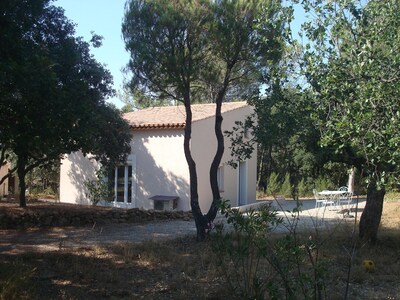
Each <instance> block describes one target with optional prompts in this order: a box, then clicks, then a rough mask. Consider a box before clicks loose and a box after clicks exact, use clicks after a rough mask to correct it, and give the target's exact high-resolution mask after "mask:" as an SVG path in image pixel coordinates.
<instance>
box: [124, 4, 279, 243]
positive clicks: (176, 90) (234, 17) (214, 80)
mask: <svg viewBox="0 0 400 300" xmlns="http://www.w3.org/2000/svg"><path fill="white" fill-rule="evenodd" d="M280 9H281V6H280V1H269V0H258V1H256V0H252V1H243V0H223V1H210V0H196V1H183V0H174V1H167V0H131V1H129V2H128V3H127V6H126V12H125V18H124V22H123V26H122V32H123V36H124V39H125V44H126V49H127V50H128V51H129V52H130V54H131V58H130V62H129V64H128V66H127V69H128V70H129V71H130V72H131V75H132V79H131V81H130V82H129V87H130V88H131V90H132V91H133V93H134V94H135V93H136V94H142V95H146V97H147V99H151V98H153V99H154V100H156V99H169V100H173V101H179V102H182V103H183V104H184V105H185V109H186V122H185V123H186V128H185V142H184V149H185V156H186V160H187V162H188V166H189V173H190V189H191V193H190V196H191V207H192V211H193V214H194V217H195V221H196V225H197V229H198V237H199V238H203V237H204V231H205V229H206V226H207V224H209V222H211V221H212V220H213V219H214V218H215V215H216V212H217V204H218V203H219V200H220V194H219V190H218V183H217V169H218V166H219V163H220V161H221V157H222V154H223V152H224V141H223V134H222V131H221V124H222V116H221V105H222V102H223V101H226V100H227V99H228V100H232V99H235V98H238V97H241V96H243V95H245V94H251V93H253V92H258V87H259V84H260V83H261V82H262V78H263V75H265V74H268V70H269V68H270V67H271V66H272V65H273V64H274V63H275V62H276V61H278V60H279V58H280V53H281V46H282V44H281V40H280V36H281V31H282V26H281V24H282V22H283V20H282V19H280V16H281V15H280V11H281V10H280ZM196 102H212V103H215V104H216V110H215V116H216V117H215V135H216V139H217V142H218V147H217V149H216V152H215V157H214V161H213V163H212V165H211V167H210V185H211V190H212V192H213V204H212V205H211V208H210V210H209V211H208V213H207V214H206V216H204V214H203V213H202V212H201V210H200V207H199V204H198V195H197V174H196V163H195V161H194V160H193V158H192V156H191V153H190V139H191V120H192V117H191V108H190V105H191V104H192V103H196Z"/></svg>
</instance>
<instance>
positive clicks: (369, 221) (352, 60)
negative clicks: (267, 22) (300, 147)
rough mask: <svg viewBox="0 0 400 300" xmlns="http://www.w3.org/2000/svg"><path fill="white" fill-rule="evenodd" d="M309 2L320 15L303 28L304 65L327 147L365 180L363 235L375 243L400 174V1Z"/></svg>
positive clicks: (310, 7) (306, 6) (361, 224)
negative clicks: (348, 157) (386, 199)
mask: <svg viewBox="0 0 400 300" xmlns="http://www.w3.org/2000/svg"><path fill="white" fill-rule="evenodd" d="M303 2H304V4H305V6H304V7H305V9H306V11H309V10H312V11H313V13H314V14H315V16H316V18H315V19H314V21H310V22H308V23H306V24H305V25H304V29H305V33H306V36H307V38H308V39H309V40H310V44H309V45H308V46H307V48H306V51H305V56H304V65H303V67H304V70H305V75H306V77H307V78H308V82H309V83H310V86H311V88H312V89H311V90H312V92H313V94H314V101H315V107H316V108H317V110H316V111H317V114H318V119H319V120H320V123H319V125H320V129H321V132H322V137H323V142H324V143H325V145H329V144H330V145H334V146H335V147H336V149H337V151H338V152H341V153H343V152H344V151H343V150H344V149H347V148H350V149H351V150H352V153H353V154H354V155H353V156H352V163H353V164H354V165H355V166H357V167H358V168H359V169H361V170H363V172H364V174H366V175H367V178H368V181H367V185H368V195H367V205H366V207H365V210H364V213H363V215H362V218H361V222H360V236H361V237H363V238H366V239H368V240H371V241H373V242H375V241H376V237H377V230H378V225H379V222H380V218H381V213H382V205H383V196H384V194H385V187H386V186H387V184H388V183H389V182H390V181H393V180H394V181H395V182H398V176H399V171H400V168H399V165H400V151H399V147H398V146H399V141H400V133H399V130H398V128H399V122H400V113H399V103H400V99H399V88H400V77H399V70H400V65H399V64H400V52H399V50H400V49H399V47H400V43H399V41H400V23H399V22H400V21H399V19H398V15H399V13H400V3H399V2H398V1H396V0H388V1H379V0H370V1H365V2H361V3H360V2H359V1H348V0H346V1H343V0H337V1H329V2H327V3H325V2H315V1H303Z"/></svg>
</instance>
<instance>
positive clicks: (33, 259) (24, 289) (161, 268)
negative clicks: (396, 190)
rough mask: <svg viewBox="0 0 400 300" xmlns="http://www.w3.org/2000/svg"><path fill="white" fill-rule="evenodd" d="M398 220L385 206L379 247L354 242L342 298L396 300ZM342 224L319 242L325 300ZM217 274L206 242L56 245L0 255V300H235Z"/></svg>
mask: <svg viewBox="0 0 400 300" xmlns="http://www.w3.org/2000/svg"><path fill="white" fill-rule="evenodd" d="M399 222H400V203H385V208H384V214H383V219H382V228H381V230H380V239H379V243H378V245H377V246H375V247H371V246H369V245H363V244H359V243H358V241H356V244H355V245H356V247H355V253H354V257H353V259H352V260H351V261H350V262H351V264H350V265H351V276H350V285H349V287H350V288H349V298H348V299H400V285H399V283H400V231H399V228H400V227H399V225H400V223H399ZM344 226H348V225H343V226H341V227H339V228H336V229H335V230H334V231H332V232H326V233H324V234H323V235H322V234H321V235H320V236H319V237H318V239H320V240H321V241H322V246H321V252H320V255H321V257H323V258H324V259H326V261H327V262H328V269H327V272H328V273H329V276H328V282H327V293H326V295H327V297H326V298H327V299H343V295H344V292H345V287H346V277H347V271H348V266H349V258H350V256H349V253H350V252H351V249H352V245H353V244H354V241H355V240H354V239H353V238H352V235H351V232H352V228H351V227H344ZM313 234H314V233H313V232H312V231H310V233H309V235H313ZM304 238H308V235H304ZM314 238H316V237H315V236H314ZM366 259H368V260H373V261H374V263H375V269H374V271H373V272H366V271H365V269H364V268H363V266H362V262H363V260H366ZM220 274H221V273H220V270H218V269H217V268H216V266H215V260H214V259H213V255H212V253H211V250H210V244H209V242H204V243H197V242H196V241H195V240H194V238H193V237H187V238H179V239H176V240H172V241H166V242H158V243H156V242H146V243H142V244H128V243H117V244H113V245H112V246H104V247H101V246H93V247H85V248H78V249H71V248H63V247H62V246H61V247H60V249H59V250H58V251H54V252H47V253H25V254H22V255H5V254H0V299H39V298H40V299H226V298H228V297H229V298H231V299H234V296H233V295H232V294H231V292H230V291H229V288H228V285H227V284H226V282H225V280H224V278H223V277H222V276H221V275H220Z"/></svg>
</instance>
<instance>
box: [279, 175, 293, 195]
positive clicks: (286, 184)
mask: <svg viewBox="0 0 400 300" xmlns="http://www.w3.org/2000/svg"><path fill="white" fill-rule="evenodd" d="M280 193H281V194H282V195H283V196H285V198H289V197H292V195H293V190H292V185H291V184H290V174H289V173H286V174H285V180H284V181H283V183H282V186H281V189H280Z"/></svg>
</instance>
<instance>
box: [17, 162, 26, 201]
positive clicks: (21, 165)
mask: <svg viewBox="0 0 400 300" xmlns="http://www.w3.org/2000/svg"><path fill="white" fill-rule="evenodd" d="M27 162H28V160H27V158H26V157H25V156H23V155H20V156H18V161H17V175H18V181H19V185H18V190H19V193H18V194H19V195H18V197H19V206H21V207H26V196H25V191H26V182H25V175H26V170H25V167H26V164H27Z"/></svg>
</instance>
